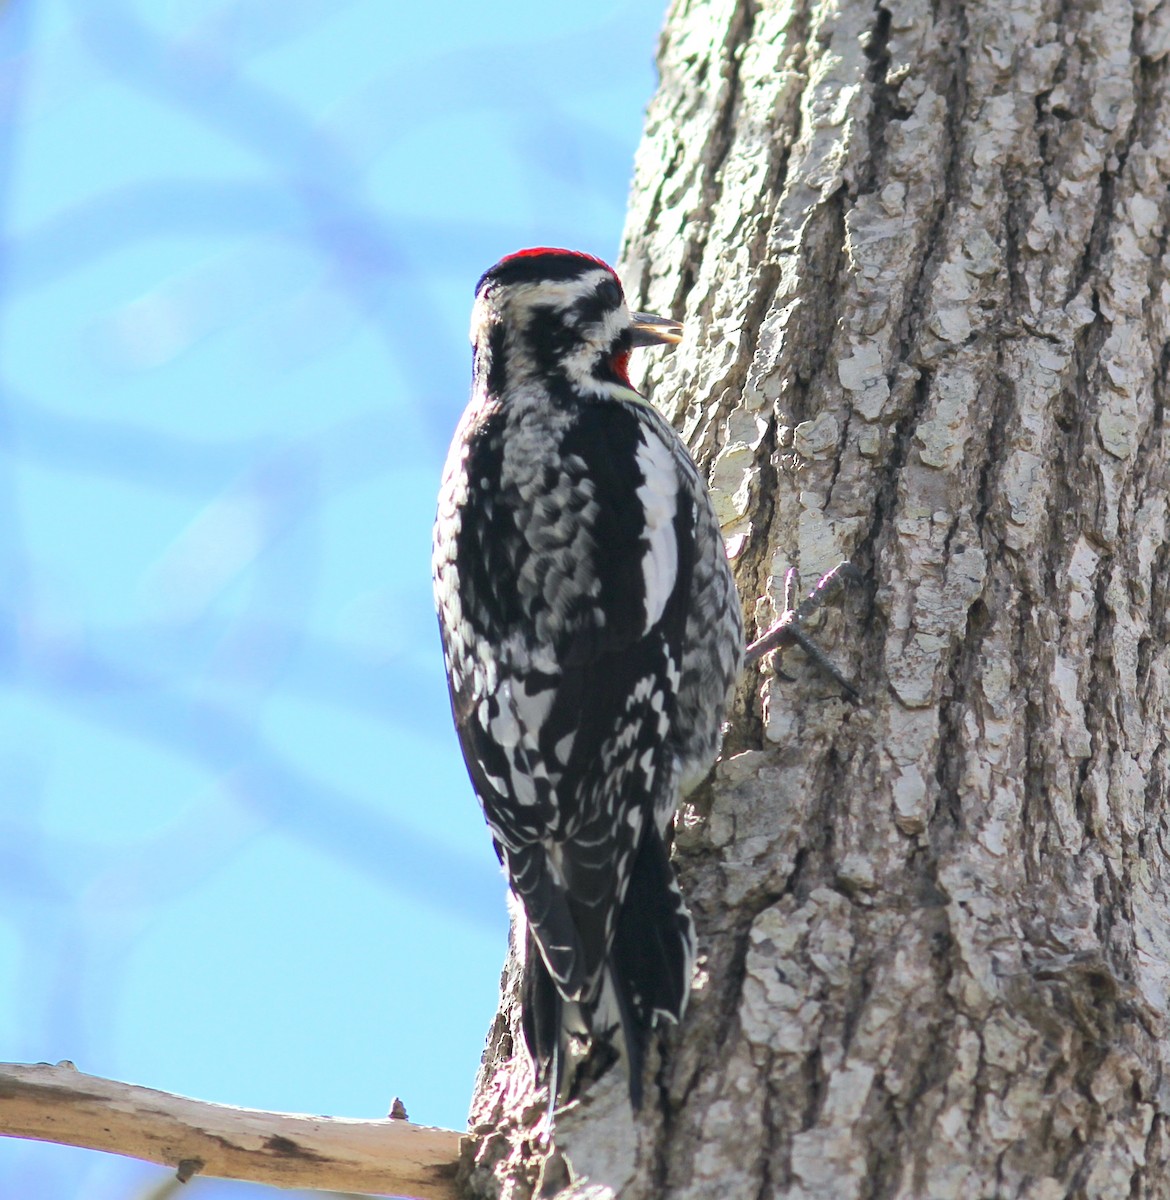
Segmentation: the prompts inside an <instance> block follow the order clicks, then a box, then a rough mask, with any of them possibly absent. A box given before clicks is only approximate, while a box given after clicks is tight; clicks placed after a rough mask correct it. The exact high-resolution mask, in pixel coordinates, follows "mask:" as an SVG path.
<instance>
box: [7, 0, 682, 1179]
mask: <svg viewBox="0 0 1170 1200" xmlns="http://www.w3.org/2000/svg"><path fill="white" fill-rule="evenodd" d="M663 9H664V6H663V5H660V3H658V2H657V0H641V2H640V3H638V2H633V0H609V2H606V0H558V2H557V3H549V2H548V0H540V2H537V0H512V2H510V3H508V4H505V5H484V4H480V3H472V2H470V0H466V2H464V0H434V2H432V3H425V4H411V5H405V4H388V3H386V2H385V0H241V2H232V0H151V2H150V3H147V2H146V0H142V2H141V3H139V4H138V5H130V4H122V3H118V2H116V0H102V3H100V4H92V3H87V2H85V0H72V2H70V0H8V2H7V3H3V4H0V58H2V62H0V106H2V107H0V237H2V238H3V249H2V253H0V1060H4V1061H10V1062H12V1061H15V1062H21V1061H27V1062H35V1061H40V1060H44V1061H50V1062H55V1061H57V1060H59V1059H63V1058H68V1059H71V1060H73V1061H74V1062H75V1063H76V1064H77V1065H78V1067H79V1068H81V1069H82V1070H84V1071H88V1072H92V1073H94V1074H98V1075H105V1076H109V1077H112V1078H115V1079H121V1080H127V1081H130V1082H135V1083H141V1084H146V1085H149V1086H151V1087H155V1088H160V1089H163V1090H165V1091H173V1092H180V1093H183V1094H186V1095H191V1096H197V1097H199V1098H201V1099H206V1100H214V1101H219V1102H222V1103H228V1104H238V1105H245V1106H249V1107H256V1108H264V1109H280V1110H291V1111H302V1112H313V1113H330V1114H334V1115H344V1116H355V1117H379V1116H383V1115H385V1113H386V1111H387V1109H388V1106H389V1104H390V1100H391V1098H392V1097H393V1096H396V1095H397V1096H400V1097H402V1099H403V1101H404V1103H405V1105H406V1108H407V1111H408V1113H409V1115H410V1117H411V1119H412V1120H415V1121H420V1122H424V1123H427V1124H436V1125H445V1126H448V1127H452V1128H462V1127H463V1125H464V1121H465V1117H466V1111H467V1104H468V1100H469V1098H470V1094H471V1086H472V1082H473V1079H474V1075H475V1071H476V1068H477V1065H478V1062H479V1055H480V1050H481V1047H482V1044H483V1037H484V1034H485V1032H486V1029H487V1026H488V1023H489V1020H490V1018H491V1015H492V1013H493V1012H494V1009H495V1001H496V988H497V983H498V978H499V971H500V967H501V964H502V962H503V957H504V951H505V943H506V916H505V907H504V884H503V881H502V878H501V876H500V874H499V872H498V868H497V865H496V861H495V857H494V855H493V854H492V852H491V848H490V844H489V840H488V837H487V834H486V831H485V830H484V828H483V824H482V819H481V817H480V815H479V812H478V809H477V807H476V805H475V803H474V800H473V797H472V795H471V791H470V788H469V785H468V783H467V779H466V776H465V774H464V770H463V765H462V761H461V760H460V757H459V752H458V748H457V745H456V742H455V738H454V735H453V733H452V731H451V727H450V715H449V711H448V706H447V697H446V691H445V682H444V678H443V668H442V661H441V657H440V653H439V646H438V637H437V633H436V630H435V623H434V617H433V613H432V607H431V597H430V579H429V552H430V525H431V518H432V513H433V505H434V497H435V493H436V489H437V486H438V479H439V474H440V469H441V465H442V461H443V458H444V456H445V453H446V448H447V444H448V442H449V440H450V436H451V433H452V430H453V429H454V426H455V422H456V420H457V418H458V415H459V413H460V411H461V409H462V407H463V403H464V400H465V397H466V391H467V379H468V370H469V354H468V347H467V324H468V313H469V307H470V302H471V296H472V290H473V288H474V284H475V281H476V279H477V277H478V276H479V274H480V273H481V272H482V271H483V270H484V269H486V268H487V267H488V266H489V265H491V263H492V262H494V261H495V260H496V259H497V258H499V257H500V256H501V255H503V254H505V253H507V252H509V251H511V250H514V249H517V248H519V247H521V246H525V245H532V244H553V245H567V246H572V247H578V248H581V249H585V250H589V251H592V252H593V253H596V254H599V255H601V256H603V257H605V258H608V259H611V260H612V259H613V258H614V256H615V255H616V253H617V249H618V241H619V238H620V234H621V228H622V222H623V215H624V209H625V200H626V191H627V188H628V184H629V179H630V176H631V172H632V159H633V154H634V150H635V147H636V145H637V141H638V137H639V134H640V130H641V123H642V116H643V111H644V107H645V104H646V102H647V101H648V99H649V97H650V94H651V91H652V88H653V86H654V82H655V78H654V70H653V54H654V48H655V44H656V37H657V32H658V28H659V26H660V24H661V22H662V19H663V16H664V11H663ZM168 1178H169V1175H168V1172H166V1171H165V1170H162V1169H160V1168H152V1167H149V1166H144V1165H142V1164H137V1163H133V1162H130V1161H127V1160H122V1159H117V1158H113V1157H108V1156H102V1155H98V1154H92V1153H89V1152H85V1151H80V1150H71V1149H67V1148H63V1147H58V1146H51V1145H40V1144H36V1143H30V1142H20V1141H12V1140H7V1139H0V1200H10V1198H18V1200H25V1198H29V1200H59V1198H73V1197H84V1198H85V1200H113V1198H115V1197H116V1198H118V1200H125V1198H128V1197H143V1196H146V1195H158V1196H161V1195H163V1194H164V1193H168V1192H169V1191H170V1185H169V1184H168V1183H167V1182H166V1181H167V1179H168ZM283 1194H285V1195H287V1194H289V1193H283ZM183 1195H185V1196H206V1197H261V1196H272V1195H275V1193H272V1192H269V1191H267V1190H265V1189H262V1188H257V1187H251V1186H245V1185H229V1184H218V1183H211V1182H208V1181H199V1180H196V1181H195V1182H194V1183H192V1184H190V1185H188V1186H187V1187H186V1189H184V1192H183Z"/></svg>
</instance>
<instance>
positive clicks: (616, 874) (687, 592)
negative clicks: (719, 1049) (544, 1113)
mask: <svg viewBox="0 0 1170 1200" xmlns="http://www.w3.org/2000/svg"><path fill="white" fill-rule="evenodd" d="M681 337H682V326H681V325H680V324H679V323H678V322H677V321H674V320H671V319H667V318H664V317H658V316H654V315H651V314H648V313H641V312H631V311H630V309H629V307H628V305H627V303H626V300H625V296H624V293H623V289H622V285H621V281H620V280H619V278H618V276H617V274H616V273H615V272H614V270H613V268H612V267H610V266H608V265H607V264H606V263H605V262H604V261H602V260H601V259H599V258H596V257H594V256H593V255H590V254H586V253H583V252H579V251H573V250H566V249H561V248H556V247H545V246H542V247H534V248H531V249H525V250H520V251H518V252H516V253H514V254H509V255H507V256H506V257H505V258H503V259H501V260H500V261H499V262H497V263H496V264H495V265H494V266H493V267H491V268H490V269H489V270H488V271H486V272H485V273H484V274H483V275H482V277H481V278H480V279H479V282H478V284H477V286H476V289H475V299H474V304H473V307H472V318H471V343H472V386H471V397H470V401H469V403H468V405H467V408H466V410H465V411H464V413H463V416H462V419H461V420H460V421H459V424H458V427H457V429H456V431H455V434H454V437H453V440H452V443H451V448H450V451H449V454H448V456H447V460H446V465H445V467H444V470H443V476H442V482H441V485H440V491H439V500H438V506H437V513H436V518H435V526H434V538H433V554H432V581H433V586H434V595H435V603H436V608H437V611H438V617H439V627H440V633H441V640H442V646H443V656H444V663H445V666H446V671H447V679H448V685H449V692H450V699H451V709H452V715H453V719H454V723H455V727H456V731H457V734H458V739H459V743H460V747H461V750H462V753H463V757H464V760H465V762H466V765H467V770H468V773H469V776H470V779H471V783H472V786H473V788H474V791H475V794H476V796H477V798H478V800H479V803H480V805H481V807H482V809H483V813H484V816H485V818H486V822H487V825H488V828H489V830H490V833H491V837H492V841H493V844H494V847H495V851H496V854H497V856H498V857H499V860H500V862H501V864H502V866H503V869H504V872H505V874H506V876H507V879H508V883H509V886H510V889H511V893H512V896H513V898H514V903H513V904H512V908H513V909H514V918H515V919H516V921H517V922H518V924H519V925H521V926H522V929H520V930H519V933H518V936H517V937H516V944H517V946H518V952H519V953H520V955H521V956H522V961H523V966H522V982H521V1011H522V1027H523V1034H524V1040H525V1043H526V1046H527V1050H528V1054H529V1057H530V1058H531V1060H532V1063H533V1067H534V1075H535V1078H536V1081H537V1084H538V1086H541V1085H543V1084H546V1083H547V1085H548V1088H549V1113H550V1119H551V1115H552V1112H553V1111H554V1109H555V1107H556V1105H557V1104H558V1103H560V1102H563V1101H564V1100H565V1099H566V1097H567V1095H568V1094H569V1093H570V1092H571V1090H572V1080H571V1079H570V1078H569V1067H570V1065H571V1064H577V1065H580V1064H581V1063H582V1062H584V1061H587V1060H588V1059H589V1058H591V1057H592V1056H593V1054H594V1051H597V1050H599V1049H600V1047H601V1046H602V1045H604V1046H607V1047H610V1048H611V1057H622V1056H623V1055H624V1059H625V1064H626V1069H627V1072H628V1094H629V1101H630V1104H631V1107H632V1108H633V1110H634V1111H637V1110H638V1109H639V1108H640V1107H641V1104H642V1101H643V1094H644V1089H643V1078H642V1076H643V1073H644V1071H643V1068H644V1064H645V1060H646V1055H647V1051H648V1048H649V1046H650V1042H651V1038H652V1037H653V1034H654V1030H655V1028H656V1027H657V1026H658V1025H659V1024H661V1023H663V1022H670V1023H677V1022H678V1021H680V1020H681V1019H682V1016H683V1013H684V1010H685V1007H686V1003H687V998H688V995H689V992H690V986H691V975H692V971H693V967H694V963H695V955H696V941H695V927H694V922H693V920H692V917H691V914H690V912H689V910H688V908H687V905H686V903H685V901H684V899H683V897H682V894H681V892H680V889H679V885H678V880H677V876H676V873H675V869H674V866H673V864H672V862H671V860H670V852H669V846H670V842H671V831H672V822H673V818H674V814H675V812H676V810H677V808H678V806H679V803H680V800H681V798H682V797H683V796H685V795H686V794H687V793H688V791H690V790H691V789H693V788H694V787H695V786H696V785H697V784H698V783H699V782H701V781H702V780H703V778H704V777H705V776H706V774H707V773H708V772H709V770H710V768H711V766H712V764H713V762H714V761H715V758H716V756H717V754H718V751H719V748H720V742H721V736H722V729H723V723H724V718H725V715H726V713H727V711H728V705H729V702H730V699H731V696H732V693H733V691H734V686H735V683H736V680H737V679H738V677H739V674H740V671H741V669H742V665H743V661H744V654H745V644H744V622H743V615H742V611H741V606H740V600H739V594H738V592H737V590H736V586H735V580H734V578H733V576H732V572H731V567H730V565H729V563H728V559H727V554H726V551H725V549H724V543H723V538H722V536H721V533H720V527H719V520H718V517H717V515H716V512H715V509H714V507H713V505H712V501H711V497H710V495H709V493H708V489H707V484H706V481H705V479H704V477H703V475H702V474H701V473H700V471H699V470H698V468H697V467H696V465H695V463H694V460H693V459H692V458H691V455H690V453H689V452H688V450H687V448H686V446H685V444H684V443H683V441H682V439H681V438H680V437H679V435H678V433H677V432H676V431H675V430H674V428H673V427H672V426H671V425H670V423H669V422H668V421H667V420H666V419H665V417H664V416H663V415H662V414H661V413H660V412H659V411H658V410H657V409H656V408H654V407H653V406H652V405H651V404H650V403H649V402H648V400H647V399H646V398H645V397H644V396H642V395H641V394H639V392H637V391H636V390H635V389H634V387H633V386H632V385H631V383H630V378H629V373H628V364H629V360H630V355H631V353H632V352H633V351H634V350H635V349H638V348H641V347H652V346H671V345H674V344H677V343H678V342H679V341H680V340H681Z"/></svg>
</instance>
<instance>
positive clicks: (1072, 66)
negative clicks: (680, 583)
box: [471, 0, 1170, 1200]
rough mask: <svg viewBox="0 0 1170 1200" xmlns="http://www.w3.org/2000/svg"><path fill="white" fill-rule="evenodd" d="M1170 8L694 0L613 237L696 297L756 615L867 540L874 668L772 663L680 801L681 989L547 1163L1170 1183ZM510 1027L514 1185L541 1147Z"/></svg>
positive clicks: (773, 1184) (850, 617)
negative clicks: (842, 690)
mask: <svg viewBox="0 0 1170 1200" xmlns="http://www.w3.org/2000/svg"><path fill="white" fill-rule="evenodd" d="M1168 50H1170V5H1168V4H1167V3H1166V2H1162V3H1157V2H1156V0H1078V2H1077V3H1075V4H1069V3H1062V2H1059V0H982V2H980V3H974V2H967V3H964V2H962V0H935V3H934V4H930V3H927V2H926V0H890V2H888V3H879V4H878V5H877V6H876V7H875V6H873V5H872V4H870V3H865V2H862V0H836V3H832V2H829V3H816V2H814V0H803V2H801V0H797V2H796V3H795V4H794V5H793V6H791V7H790V6H788V5H784V4H780V3H772V2H767V0H766V2H764V3H760V4H754V3H751V2H750V0H677V2H676V4H675V6H674V8H673V10H672V12H671V14H670V17H669V21H668V24H667V28H666V32H665V34H664V38H663V42H662V47H661V51H660V66H661V73H662V85H661V88H660V91H659V94H658V96H657V98H656V99H655V100H654V102H653V104H652V106H651V109H650V113H649V118H648V123H647V130H646V136H645V140H644V143H643V145H642V148H641V151H640V153H639V158H638V165H637V177H636V181H635V186H634V192H633V198H632V208H631V214H630V221H629V225H628V234H627V244H626V251H625V255H624V260H625V261H624V266H623V272H622V273H623V275H624V278H625V280H626V285H627V292H628V293H629V295H630V297H631V301H632V302H636V303H638V304H639V305H645V306H646V307H648V308H651V309H653V310H657V311H659V312H665V313H668V314H671V315H674V316H678V317H681V318H682V319H684V320H685V321H686V323H687V326H688V330H689V334H688V338H687V340H686V341H685V342H684V344H683V345H682V346H681V347H679V349H678V352H677V353H676V354H674V355H673V356H672V357H670V358H666V357H665V356H664V358H663V360H662V362H661V363H660V364H659V363H658V362H656V363H655V364H654V366H653V368H652V369H653V371H654V372H655V377H654V378H651V379H649V380H648V386H649V387H650V389H651V391H652V394H653V396H654V398H655V400H656V402H657V403H659V404H660V405H661V406H662V407H663V408H664V409H665V410H666V411H667V412H668V413H669V414H670V415H671V416H672V417H673V418H674V419H675V420H676V422H677V423H678V425H679V427H680V428H681V429H683V430H684V431H685V435H686V437H687V439H688V441H689V443H690V445H691V446H692V448H693V449H694V450H695V452H696V455H697V457H698V458H699V459H700V461H703V462H706V463H707V464H709V465H710V470H711V479H712V483H713V486H714V488H715V491H716V496H717V503H718V505H719V506H720V511H721V515H722V516H723V518H724V520H725V521H726V530H725V532H726V534H727V537H728V544H729V548H730V551H731V553H732V554H733V556H734V560H735V563H736V568H737V575H738V578H739V581H740V585H741V589H742V594H743V595H744V597H745V598H746V604H745V607H746V609H747V613H748V617H749V623H750V622H751V620H752V618H753V616H754V617H755V619H756V622H757V624H758V626H759V627H761V628H763V627H767V626H768V625H769V624H770V623H771V620H772V618H773V616H774V610H775V605H776V602H777V600H778V593H779V588H780V584H781V581H782V578H783V573H784V571H785V569H786V568H787V567H788V566H789V565H795V566H797V567H799V569H800V571H801V574H802V576H803V577H804V579H805V581H806V583H811V582H812V581H813V580H814V579H815V577H816V576H817V575H818V574H819V573H820V572H822V571H823V570H825V569H826V568H827V567H829V566H831V565H832V564H834V563H835V562H837V560H838V559H841V558H850V559H852V560H853V561H854V562H855V563H856V564H857V565H858V566H859V567H860V568H861V569H862V571H863V573H864V576H865V579H866V581H867V582H866V585H865V586H862V587H860V588H858V589H857V590H856V591H855V592H854V593H853V594H852V595H850V596H848V597H847V598H846V601H845V603H844V606H843V608H842V609H841V610H840V611H837V612H832V613H830V614H829V615H828V616H827V618H826V621H825V624H824V626H823V628H822V631H821V634H820V636H821V640H822V644H824V645H825V646H826V648H827V649H829V650H830V651H831V653H832V654H833V656H834V657H835V659H836V660H837V661H838V662H839V663H841V664H842V665H843V666H844V667H845V668H846V670H847V672H848V673H850V674H853V675H854V676H855V677H856V678H858V679H859V680H860V681H861V686H862V688H863V691H864V693H865V698H864V701H863V702H862V704H861V705H860V706H858V707H852V706H850V705H849V704H847V703H845V702H843V701H842V700H841V699H840V698H839V697H838V695H837V694H836V692H835V689H834V688H833V687H832V686H831V685H827V684H826V683H825V681H824V680H822V679H819V678H817V677H816V676H815V675H814V674H813V673H812V672H811V671H810V670H809V669H808V667H807V665H806V664H805V663H802V662H801V661H799V658H798V655H797V654H796V652H789V653H788V654H787V655H786V656H785V662H784V669H785V671H786V672H788V673H790V674H792V675H794V676H795V679H793V680H792V681H785V680H783V679H779V680H778V679H771V678H767V677H766V673H765V674H763V675H761V674H755V675H753V676H752V677H751V678H749V679H747V680H745V684H744V687H743V689H742V695H741V705H740V707H739V710H738V712H737V714H736V719H735V725H734V728H733V730H732V733H731V735H730V736H729V738H728V741H727V744H726V745H725V750H724V756H723V761H722V763H721V764H720V766H719V767H718V768H717V770H716V772H715V776H714V779H713V782H712V784H711V786H710V788H709V789H707V790H706V791H705V792H703V793H702V794H701V795H700V797H699V798H698V799H697V800H696V802H695V803H693V804H691V805H689V806H688V807H687V808H686V809H685V810H684V811H683V813H682V814H681V816H680V819H679V823H678V837H677V854H678V861H679V864H680V869H681V872H682V878H683V886H684V890H685V891H686V893H687V894H688V896H689V897H690V900H691V903H692V906H693V909H694V911H695V914H696V918H697V921H698V927H699V935H700V942H701V946H702V947H703V950H704V952H705V958H704V960H703V962H702V968H701V973H700V977H699V979H698V981H697V985H696V990H695V993H694V996H693V999H692V1003H691V1008H690V1010H689V1012H688V1015H687V1019H686V1021H685V1023H684V1025H683V1027H682V1028H681V1030H679V1031H675V1032H674V1033H672V1034H671V1035H670V1036H668V1037H667V1038H666V1039H665V1043H664V1044H665V1047H666V1048H665V1051H664V1053H663V1056H662V1058H661V1060H660V1061H659V1062H657V1063H656V1064H655V1065H656V1067H657V1069H658V1076H657V1079H658V1090H657V1093H655V1092H654V1091H653V1090H652V1092H651V1097H650V1103H649V1105H648V1109H649V1111H647V1112H645V1113H643V1114H642V1116H641V1118H640V1119H639V1120H638V1121H637V1122H632V1121H631V1120H630V1119H629V1113H628V1109H627V1108H626V1107H625V1101H624V1085H623V1082H622V1080H621V1078H620V1072H612V1073H611V1074H610V1076H607V1077H605V1078H603V1079H602V1080H601V1081H599V1082H598V1083H597V1084H595V1085H594V1086H593V1087H592V1088H591V1089H590V1090H589V1091H588V1093H587V1094H586V1097H585V1099H584V1101H583V1102H582V1103H581V1104H580V1105H579V1106H578V1107H577V1108H576V1109H575V1110H574V1111H572V1112H571V1113H569V1114H566V1116H565V1117H564V1118H562V1120H561V1121H560V1122H559V1123H558V1127H557V1143H558V1146H559V1148H560V1150H561V1151H562V1157H558V1158H554V1160H553V1161H552V1162H551V1163H550V1165H549V1166H548V1167H547V1169H546V1172H545V1176H544V1180H543V1186H544V1189H545V1191H546V1193H548V1194H552V1193H553V1192H555V1191H556V1189H557V1185H558V1184H563V1185H564V1189H565V1191H564V1194H566V1195H568V1194H571V1195H575V1196H585V1195H591V1196H592V1195H596V1196H605V1195H615V1196H620V1197H622V1198H623V1200H629V1198H636V1197H650V1196H654V1197H671V1198H672V1200H674V1198H678V1200H681V1198H684V1197H685V1198H687V1200H698V1198H699V1197H719V1198H720V1200H723V1198H735V1197H755V1196H759V1197H786V1198H796V1197H809V1198H810V1200H811V1198H813V1197H899V1198H909V1197H931V1198H941V1197H950V1196H954V1197H964V1198H967V1197H982V1196H1012V1197H1017V1196H1018V1197H1027V1198H1028V1200H1056V1198H1057V1197H1065V1196H1069V1197H1098V1196H1099V1197H1107V1198H1116V1197H1149V1196H1170V1146H1168V1140H1167V1126H1166V1119H1167V1113H1168V1112H1170V1091H1168V1089H1167V1082H1168V1080H1170V1077H1168V1076H1167V1074H1166V1065H1167V1058H1168V1049H1170V1042H1168V1041H1167V1033H1168V1029H1167V1023H1166V1019H1165V1013H1166V1004H1167V993H1168V991H1170V863H1168V861H1167V846H1166V837H1167V808H1166V804H1167V793H1168V787H1167V784H1168V777H1167V771H1168V768H1167V751H1166V747H1165V732H1166V729H1167V705H1168V701H1170V649H1168V647H1167V615H1166V601H1167V590H1168V587H1170V583H1168V580H1167V565H1168V559H1170V552H1168V546H1167V540H1168V532H1167V483H1168V481H1170V470H1168V462H1170V447H1168V444H1167V435H1166V421H1165V411H1164V405H1165V399H1166V379H1167V366H1168V363H1170V354H1168V344H1167V343H1168V337H1170V269H1168V266H1170V260H1168V258H1167V217H1168V214H1170V200H1168V191H1167V185H1168V183H1170V71H1168V65H1167V51H1168ZM756 597H767V598H768V599H766V600H763V601H759V602H758V603H756ZM509 1003H511V1001H509ZM515 1029H516V1026H515V1012H514V1009H513V1008H510V1007H509V1005H508V1004H505V1007H504V1009H503V1010H502V1012H501V1015H500V1018H499V1019H498V1021H497V1024H496V1027H495V1029H494V1030H493V1035H492V1038H491V1039H490V1040H489V1047H488V1054H487V1056H486V1058H485V1064H484V1068H483V1071H482V1072H481V1078H480V1082H479V1087H478V1089H477V1094H476V1099H475V1102H474V1105H473V1110H472V1122H473V1128H474V1130H475V1131H476V1132H477V1134H478V1136H479V1140H478V1143H477V1145H476V1155H477V1159H476V1165H475V1167H474V1169H473V1170H472V1172H471V1180H472V1191H473V1192H474V1194H475V1195H477V1196H481V1195H482V1196H489V1195H496V1194H501V1195H505V1196H513V1197H523V1196H527V1195H528V1194H529V1193H530V1191H531V1190H532V1189H533V1188H534V1187H537V1188H539V1186H541V1185H540V1183H539V1181H538V1176H539V1170H540V1162H541V1145H540V1142H539V1139H537V1138H536V1137H535V1123H536V1120H537V1118H538V1112H537V1109H536V1107H535V1105H534V1104H533V1103H532V1096H531V1093H530V1090H529V1089H530V1080H529V1079H528V1075H527V1068H526V1066H525V1064H524V1058H523V1053H522V1051H521V1049H520V1046H521V1043H520V1039H519V1036H518V1034H517V1036H516V1037H515V1038H514V1039H513V1037H512V1033H513V1031H514V1030H515ZM513 1044H514V1046H515V1051H514V1053H513ZM566 1163H567V1164H569V1166H568V1167H566V1165H565V1164H566ZM570 1168H571V1172H572V1176H571V1178H572V1179H573V1180H575V1182H573V1183H569V1182H567V1181H568V1180H569V1179H570V1174H569V1171H570Z"/></svg>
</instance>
